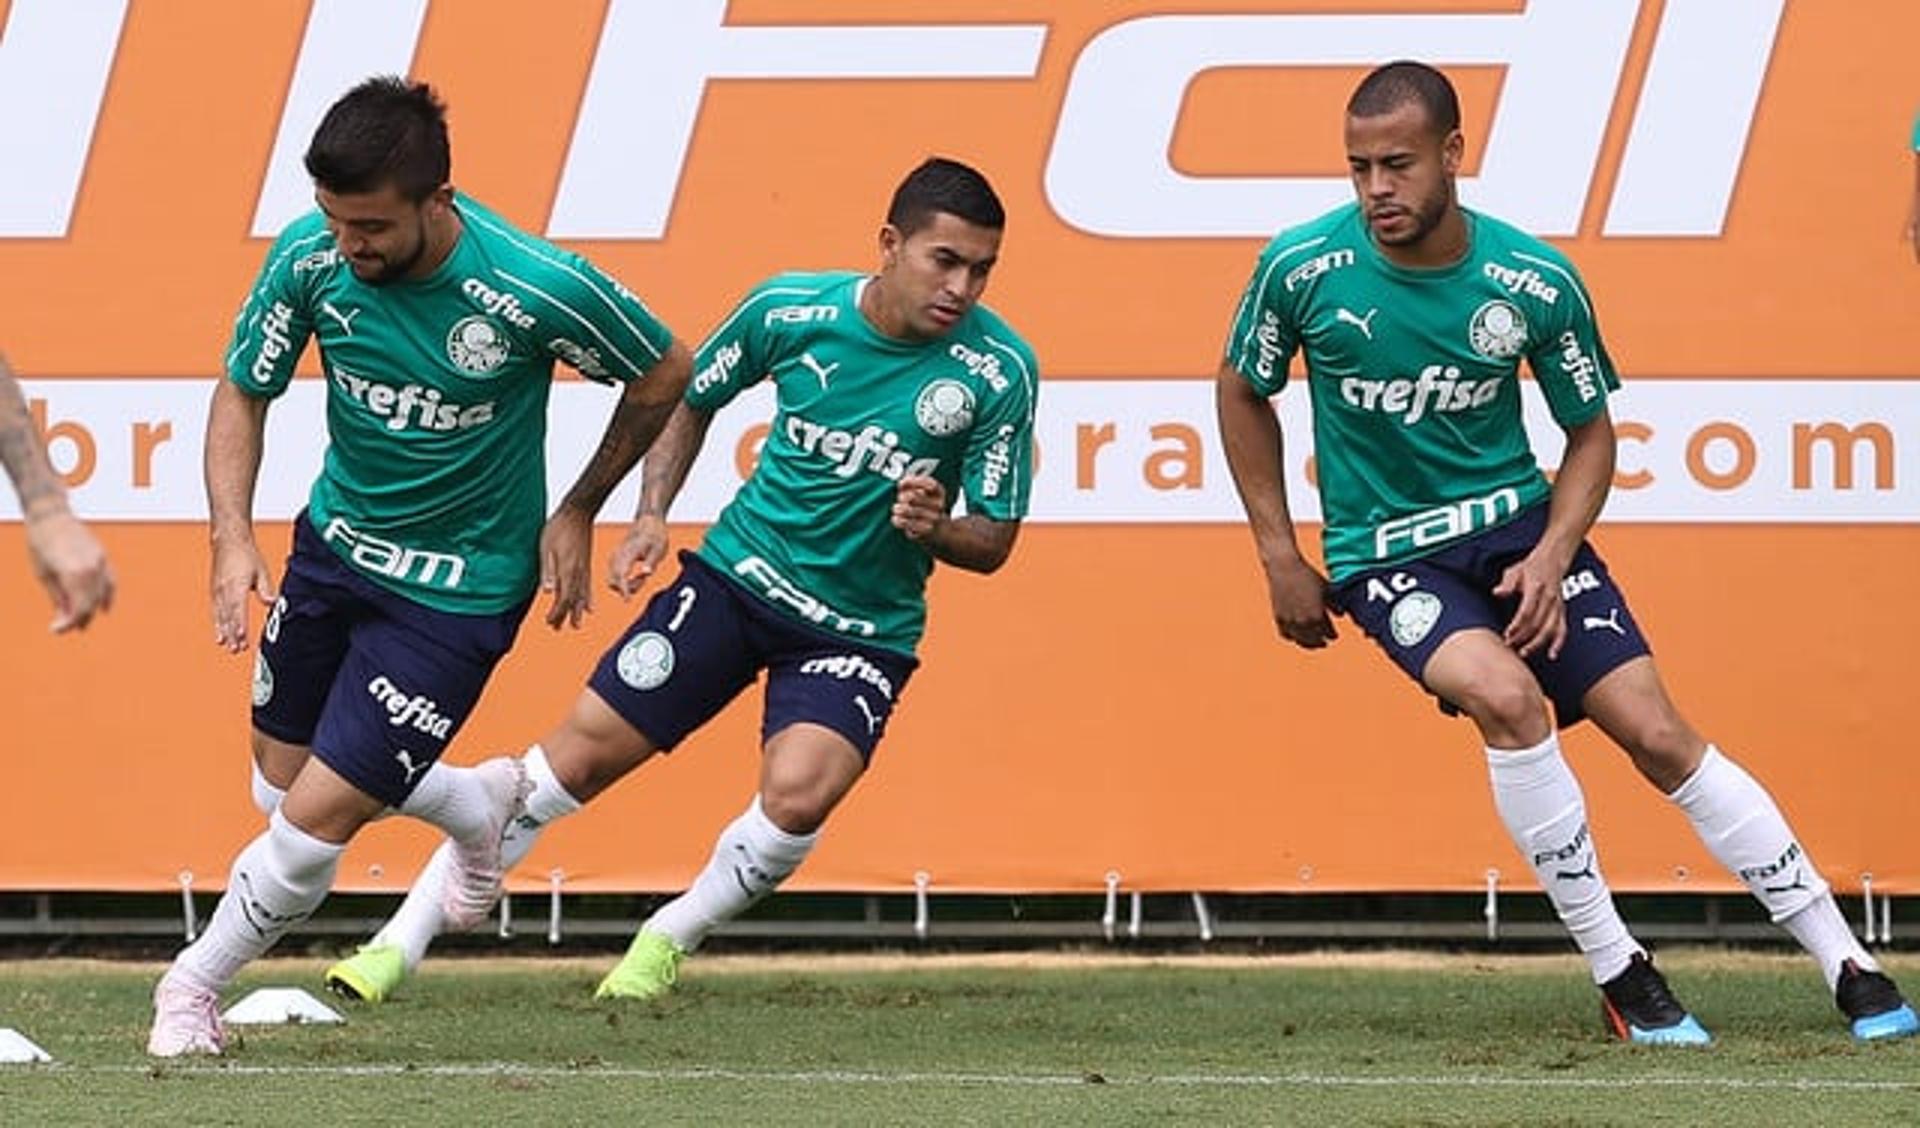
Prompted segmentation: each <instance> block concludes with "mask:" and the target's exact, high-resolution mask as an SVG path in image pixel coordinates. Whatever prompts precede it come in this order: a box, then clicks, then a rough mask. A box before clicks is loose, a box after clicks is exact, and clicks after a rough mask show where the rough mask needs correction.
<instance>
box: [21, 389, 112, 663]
mask: <svg viewBox="0 0 1920 1128" xmlns="http://www.w3.org/2000/svg"><path fill="white" fill-rule="evenodd" d="M0 466H5V467H6V470H7V480H8V481H11V482H12V483H13V489H14V493H15V494H16V495H17V496H18V497H19V499H20V520H21V523H22V524H24V525H25V526H26V533H27V560H28V562H29V563H31V564H32V565H33V574H34V575H35V576H37V577H38V578H39V580H40V585H41V586H42V587H44V588H46V589H47V598H49V599H51V600H52V601H53V623H52V629H53V631H54V633H55V634H58V633H61V632H63V631H77V630H81V629H83V628H84V627H85V626H86V625H87V624H88V623H90V622H92V621H93V617H94V616H95V615H96V614H98V613H100V612H102V611H105V610H106V609H107V608H108V607H110V606H112V605H113V569H112V567H110V566H109V565H108V563H107V553H106V550H105V549H103V548H101V547H100V542H99V541H98V540H96V539H95V538H94V535H93V533H92V532H90V531H88V529H87V527H86V526H85V525H83V524H81V523H80V519H79V518H78V517H75V516H74V515H73V510H72V509H70V508H69V507H68V505H67V488H66V486H64V485H62V484H61V482H60V476H59V475H57V474H55V473H54V472H53V464H52V463H50V462H48V461H47V448H46V445H45V444H43V443H42V442H41V441H40V435H39V434H38V432H37V431H36V430H35V429H34V425H33V416H32V414H31V413H30V412H28V410H27V401H26V399H25V398H24V397H23V396H22V395H21V394H20V385H19V384H18V383H17V382H16V381H15V380H14V378H13V369H12V368H9V367H8V366H7V358H6V357H4V356H0Z"/></svg>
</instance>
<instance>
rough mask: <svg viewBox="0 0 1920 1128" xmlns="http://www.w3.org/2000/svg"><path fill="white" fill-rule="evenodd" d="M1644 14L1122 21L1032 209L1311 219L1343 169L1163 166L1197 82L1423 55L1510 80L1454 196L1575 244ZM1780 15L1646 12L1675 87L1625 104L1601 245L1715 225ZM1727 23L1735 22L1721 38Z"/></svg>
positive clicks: (1605, 5)
mask: <svg viewBox="0 0 1920 1128" xmlns="http://www.w3.org/2000/svg"><path fill="white" fill-rule="evenodd" d="M1640 7H1641V5H1640V3H1639V0H1586V2H1584V3H1578V4H1553V3H1532V4H1528V5H1526V7H1525V8H1524V9H1523V10H1522V11H1520V12H1516V13H1491V14H1466V15H1463V14H1434V15H1425V14H1422V15H1409V14H1395V15H1365V16H1348V15H1318V14H1288V15H1231V16H1229V15H1219V16H1214V15H1188V16H1146V17H1142V18H1138V19H1132V20H1127V21H1125V22H1122V23H1120V24H1116V25H1115V26H1113V27H1110V28H1107V29H1106V30H1105V31H1103V32H1101V33H1100V34H1099V35H1097V36H1095V37H1094V39H1093V40H1092V41H1091V42H1089V43H1088V44H1087V45H1086V47H1085V48H1084V49H1083V50H1082V51H1081V53H1080V58H1079V59H1078V61H1077V62H1076V63H1075V64H1074V69H1073V76H1072V78H1071V80H1070V81H1069V84H1068V87H1067V93H1066V97H1065V99H1064V101H1063V102H1062V104H1061V107H1060V115H1059V120H1058V123H1057V127H1056V130H1055V133H1054V144H1053V151H1052V153H1051V155H1050V156H1049V158H1048V161H1047V170H1046V177H1045V183H1046V190H1047V197H1048V199H1049V201H1050V202H1051V203H1052V204H1053V207H1054V209H1055V210H1056V211H1057V212H1059V214H1060V216H1061V218H1062V219H1064V220H1066V221H1067V222H1068V223H1071V224H1073V225H1074V226H1076V227H1079V228H1082V229H1084V230H1086V231H1090V232H1093V233H1095V234H1100V235H1115V236H1158V237H1197V236H1258V235H1267V234H1271V233H1272V231H1273V230H1274V228H1275V227H1276V226H1277V225H1278V221H1277V219H1276V217H1280V216H1289V215H1295V216H1298V215H1311V214H1313V213H1315V212H1319V211H1322V210H1325V209H1326V208H1329V207H1332V206H1333V205H1335V204H1337V203H1340V202H1342V201H1344V200H1347V199H1350V198H1351V195H1352V188H1351V186H1350V185H1349V184H1348V182H1347V180H1346V179H1345V178H1344V177H1339V176H1319V177H1312V176H1303V177H1250V176H1218V175H1206V176H1196V175H1189V174H1187V173H1183V172H1181V171H1180V170H1178V169H1176V168H1174V166H1173V161H1172V157H1171V153H1172V150H1173V139H1174V133H1175V130H1176V128H1177V126H1178V124H1179V118H1180V112H1181V107H1182V105H1183V104H1184V102H1185V96H1186V91H1187V87H1188V86H1189V85H1190V84H1191V83H1192V82H1193V80H1194V78H1196V77H1197V76H1198V75H1200V74H1202V73H1203V72H1205V71H1208V70H1213V69H1217V68H1225V67H1303V68H1304V67H1324V66H1353V67H1360V66H1372V65H1374V64H1376V63H1378V62H1379V61H1380V60H1381V59H1391V58H1419V59H1426V60H1430V61H1432V62H1434V63H1436V64H1439V65H1442V66H1445V65H1448V64H1459V65H1481V66H1487V65H1492V66H1504V67H1505V68H1506V73H1505V79H1504V81H1503V83H1502V86H1501V91H1500V101H1499V105H1498V107H1497V108H1496V112H1495V114H1494V118H1493V124H1492V126H1491V127H1490V129H1489V132H1488V136H1487V140H1486V149H1485V154H1484V156H1483V158H1482V160H1481V164H1480V171H1479V175H1477V176H1472V177H1463V178H1462V179H1461V181H1460V188H1461V192H1462V195H1463V197H1464V198H1465V200H1466V201H1467V202H1468V203H1471V204H1474V205H1475V206H1479V207H1483V208H1485V209H1487V210H1488V211H1491V212H1493V213H1494V214H1496V215H1499V216H1501V217H1503V218H1505V219H1507V220H1509V221H1511V222H1513V223H1515V224H1517V225H1518V226H1520V227H1522V228H1524V229H1526V230H1528V231H1531V232H1533V233H1535V234H1538V235H1572V234H1575V233H1576V232H1577V231H1578V230H1579V223H1580V213H1581V210H1582V208H1583V207H1584V205H1585V202H1586V199H1587V193H1588V191H1589V189H1590V186H1591V184H1592V182H1593V177H1594V172H1595V166H1596V163H1597V162H1598V160H1599V156H1600V146H1601V142H1602V140H1603V138H1604V135H1605V133H1606V128H1607V122H1608V119H1609V116H1610V114H1611V113H1612V108H1613V104H1614V101H1615V96H1616V94H1617V93H1618V87H1619V84H1620V77H1621V71H1622V67H1623V65H1624V63H1625V61H1626V52H1627V46H1628V42H1629V39H1630V36H1631V34H1632V31H1633V25H1634V21H1635V19H1636V18H1637V17H1638V15H1639V12H1640ZM1780 17H1781V4H1780V3H1779V0H1763V2H1759V3H1753V4H1746V3H1740V2H1737V0H1722V2H1718V3H1699V4H1692V5H1688V4H1669V5H1666V6H1665V7H1664V8H1663V9H1662V19H1661V28H1660V32H1659V35H1658V36H1657V38H1656V47H1655V55H1656V58H1657V59H1658V58H1659V57H1660V56H1661V54H1662V52H1663V51H1664V52H1665V60H1664V62H1663V63H1662V69H1661V70H1660V73H1661V74H1662V75H1663V76H1671V77H1670V78H1669V79H1668V80H1667V81H1665V82H1664V83H1663V84H1662V85H1661V86H1660V87H1659V88H1657V89H1655V90H1654V94H1653V96H1652V97H1651V99H1649V97H1648V95H1646V94H1644V93H1643V95H1642V99H1641V102H1640V105H1639V107H1638V109H1637V110H1636V112H1635V122H1634V130H1633V132H1632V134H1631V136H1630V139H1629V144H1628V151H1627V154H1626V156H1625V158H1624V159H1623V162H1622V168H1623V170H1624V169H1627V168H1631V169H1632V170H1633V177H1632V180H1631V184H1630V185H1629V186H1630V188H1631V193H1630V195H1628V196H1627V198H1626V202H1625V204H1624V205H1622V206H1621V208H1620V210H1619V212H1618V214H1617V215H1615V214H1612V213H1610V216H1609V223H1608V232H1609V233H1613V232H1614V230H1615V229H1614V227H1613V223H1614V221H1615V220H1616V219H1617V220H1618V221H1619V223H1620V225H1621V226H1620V230H1619V233H1622V234H1629V233H1630V234H1636V235H1655V234H1658V235H1715V234H1718V233H1719V231H1720V228H1721V225H1722V223H1723V221H1724V219H1725V216H1726V211H1727V205H1728V203H1729V200H1730V198H1731V192H1732V183H1733V177H1734V174H1735V173H1736V172H1737V171H1738V169H1739V166H1740V158H1741V157H1742V156H1743V155H1744V153H1745V151H1746V145H1747V137H1748V133H1749V131H1750V129H1751V126H1752V123H1753V115H1754V111H1755V109H1756V106H1757V103H1758V94H1759V91H1758V80H1759V76H1760V75H1763V74H1764V72H1765V70H1766V64H1767V60H1768V56H1769V53H1770V51H1771V47H1772V41H1773V37H1774V34H1775V33H1776V31H1777V29H1778V26H1779V23H1780ZM1723 24H1726V25H1732V26H1731V28H1730V29H1729V32H1730V33H1729V34H1726V35H1724V36H1722V35H1721V34H1720V33H1721V27H1722V25H1723ZM1670 34H1671V36H1672V38H1671V39H1670V38H1669V35H1670ZM1723 75H1725V76H1727V79H1728V81H1727V82H1726V83H1725V84H1724V85H1723V84H1722V82H1721V77H1722V76H1723ZM1707 76H1712V77H1711V78H1708V77H1707ZM1652 85H1653V84H1652V83H1649V87H1652ZM1709 87H1710V88H1712V91H1711V92H1710V93H1707V94H1704V95H1700V96H1698V97H1696V95H1697V94H1698V93H1699V91H1701V90H1702V88H1709ZM1642 121H1646V122H1648V124H1647V125H1645V126H1644V127H1643V126H1642V125H1641V124H1640V123H1641V122H1642ZM1672 123H1678V124H1672ZM1636 147H1638V148H1640V149H1641V150H1642V151H1639V152H1636V151H1635V149H1636ZM1625 183H1626V178H1625V174H1624V173H1623V184H1625ZM1703 184H1704V190H1703V188H1702V185H1703Z"/></svg>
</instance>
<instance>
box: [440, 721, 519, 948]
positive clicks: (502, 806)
mask: <svg viewBox="0 0 1920 1128" xmlns="http://www.w3.org/2000/svg"><path fill="white" fill-rule="evenodd" d="M473 771H474V773H475V774H476V775H478V776H480V782H481V785H482V786H483V787H485V788H486V789H487V792H488V796H489V798H490V799H491V800H492V804H493V809H492V811H491V812H490V813H491V815H492V817H491V818H489V819H488V820H487V830H486V833H485V834H483V835H481V836H480V837H478V838H476V839H474V840H472V841H469V842H459V841H453V840H449V841H448V842H446V843H444V844H442V846H441V847H440V849H441V850H442V851H445V852H446V854H447V855H448V857H447V867H446V881H445V883H444V884H443V885H441V887H440V912H441V915H442V918H443V920H444V922H445V924H446V927H447V928H449V929H451V930H454V931H460V930H462V929H467V928H472V927H473V926H474V925H476V924H479V923H480V922H481V921H483V920H485V919H487V914H488V913H489V912H492V911H493V906H494V905H495V904H497V903H498V902H499V900H500V892H501V889H502V887H503V885H504V883H505V881H506V877H507V874H506V865H505V863H504V862H502V860H501V857H500V840H501V839H502V838H504V837H506V833H507V828H508V827H509V826H512V825H513V820H515V819H517V818H519V817H520V816H521V815H523V814H525V813H526V809H527V796H528V795H531V794H532V793H533V781H532V780H530V779H528V778H527V769H526V765H524V764H522V763H521V762H520V760H519V758H518V757H515V756H497V757H495V758H493V759H491V760H488V761H486V762H485V763H483V764H479V765H476V766H475V767H474V768H473ZM435 860H436V861H438V859H435Z"/></svg>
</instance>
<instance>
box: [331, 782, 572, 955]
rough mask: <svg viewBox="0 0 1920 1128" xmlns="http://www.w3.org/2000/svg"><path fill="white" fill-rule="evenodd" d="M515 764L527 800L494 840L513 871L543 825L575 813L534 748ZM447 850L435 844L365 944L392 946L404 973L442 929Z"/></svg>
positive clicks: (447, 846) (448, 845)
mask: <svg viewBox="0 0 1920 1128" xmlns="http://www.w3.org/2000/svg"><path fill="white" fill-rule="evenodd" d="M520 762H521V763H522V764H523V765H525V767H526V769H527V780H528V782H530V783H532V784H533V792H532V794H530V795H528V796H527V809H526V813H525V814H523V815H521V816H520V817H519V818H517V819H515V820H513V822H511V823H509V824H508V825H507V833H506V835H505V837H503V838H502V839H501V840H500V855H501V860H502V861H503V862H504V863H505V865H506V867H507V868H508V869H512V868H513V867H514V866H517V865H519V864H520V860H521V859H522V858H525V857H526V856H527V853H528V852H529V851H531V850H532V849H533V844H534V842H536V841H538V840H539V837H540V831H541V830H542V829H543V828H544V827H545V826H546V824H548V823H550V822H552V821H553V820H555V819H557V818H561V817H563V816H566V815H570V814H572V813H573V812H575V811H577V810H579V809H580V801H579V800H578V799H575V798H574V797H573V796H572V795H570V794H568V793H567V789H566V788H564V787H562V786H560V780H559V778H558V777H556V776H555V775H554V774H553V765H551V764H549V763H548V762H547V752H546V749H544V748H542V747H540V746H539V745H538V744H535V745H533V746H532V747H530V748H528V749H527V752H526V755H524V756H522V757H521V758H520ZM438 771H439V769H438V768H435V769H433V770H432V771H429V772H428V773H427V776H426V778H423V779H422V780H421V782H422V783H424V782H426V779H428V778H432V777H433V776H434V775H435V774H437V772H438ZM452 850H453V846H452V844H451V843H446V842H443V843H441V844H440V848H439V849H437V850H435V851H434V852H433V857H431V858H429V859H427V865H426V868H425V869H423V870H421V871H420V876H419V877H417V878H415V879H414V881H413V887H412V888H411V889H409V890H407V898H406V900H404V901H402V902H401V903H400V908H399V910H398V911H397V912H395V913H394V914H393V917H392V919H390V920H388V921H387V923H386V924H384V925H382V926H381V928H380V931H379V932H377V933H375V934H374V936H373V939H372V940H370V941H368V943H369V944H373V945H379V944H392V945H396V946H398V947H399V948H400V950H401V951H402V952H403V953H405V955H406V959H407V970H409V971H411V970H413V969H414V968H416V967H418V966H419V965H420V961H421V960H422V959H425V958H426V954H427V947H428V946H429V945H430V944H432V943H433V938H434V937H436V936H438V935H440V933H441V931H442V930H443V929H444V928H445V927H446V922H445V921H444V920H443V919H442V918H441V915H440V891H441V888H442V887H443V886H444V885H445V884H446V880H447V865H448V861H449V858H450V857H451V852H452Z"/></svg>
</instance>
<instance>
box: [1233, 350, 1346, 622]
mask: <svg viewBox="0 0 1920 1128" xmlns="http://www.w3.org/2000/svg"><path fill="white" fill-rule="evenodd" d="M1214 409H1215V411H1216V413H1217V414H1218V416H1219V420H1220V437H1221V441H1222V443H1223V445H1224V446H1225V449H1226V453H1227V468H1228V469H1229V470H1231V471H1232V473H1233V486H1234V489H1236V490H1238V491H1239V493H1240V504H1241V505H1242V506H1244V507H1245V508H1246V511H1247V522H1248V524H1249V526H1250V527H1251V528H1252V529H1253V541H1254V547H1255V548H1256V549H1257V550H1258V552H1259V553H1260V565H1261V567H1262V569H1263V570H1264V571H1265V572H1266V575H1267V598H1268V600H1269V601H1270V602H1271V603H1272V605H1273V621H1274V625H1275V626H1277V627H1279V628H1280V635H1281V637H1282V638H1285V639H1286V640H1287V641H1289V642H1292V643H1294V644H1295V645H1298V646H1302V647H1305V648H1306V649H1308V650H1318V649H1320V648H1321V647H1323V646H1325V645H1326V644H1327V643H1328V642H1330V641H1332V640H1333V639H1335V638H1338V637H1339V634H1338V632H1336V631H1335V630H1334V628H1333V616H1332V615H1331V614H1329V612H1328V609H1327V580H1326V577H1325V576H1322V575H1321V574H1320V572H1319V570H1318V569H1316V568H1315V567H1314V566H1313V565H1312V564H1309V563H1308V562H1307V558H1306V557H1305V556H1302V555H1301V554H1300V545H1299V542H1298V541H1297V540H1296V539H1295V538H1294V533H1293V515H1292V514H1291V513H1290V512H1289V511H1288V509H1287V482H1286V478H1285V476H1284V475H1283V474H1282V472H1281V455H1282V451H1283V450H1284V447H1285V440H1284V438H1283V437H1282V435H1281V433H1280V421H1279V420H1278V419H1276V418H1275V417H1274V414H1273V407H1272V405H1271V404H1270V403H1269V401H1268V400H1267V399H1266V397H1264V396H1262V395H1261V394H1260V393H1259V392H1257V391H1255V390H1254V389H1253V386H1252V385H1250V384H1248V383H1247V382H1246V380H1245V379H1243V378H1242V377H1241V375H1240V373H1239V372H1237V371H1235V370H1234V368H1233V366H1232V365H1231V364H1223V365H1221V366H1220V371H1219V373H1218V374H1217V375H1216V376H1215V378H1214Z"/></svg>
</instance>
